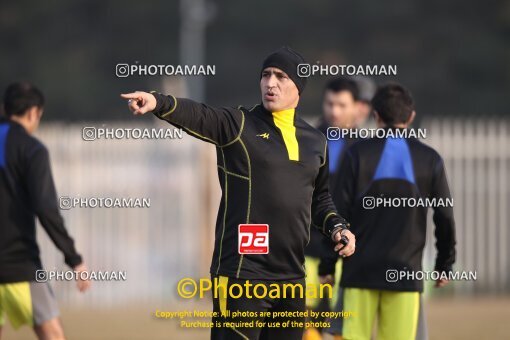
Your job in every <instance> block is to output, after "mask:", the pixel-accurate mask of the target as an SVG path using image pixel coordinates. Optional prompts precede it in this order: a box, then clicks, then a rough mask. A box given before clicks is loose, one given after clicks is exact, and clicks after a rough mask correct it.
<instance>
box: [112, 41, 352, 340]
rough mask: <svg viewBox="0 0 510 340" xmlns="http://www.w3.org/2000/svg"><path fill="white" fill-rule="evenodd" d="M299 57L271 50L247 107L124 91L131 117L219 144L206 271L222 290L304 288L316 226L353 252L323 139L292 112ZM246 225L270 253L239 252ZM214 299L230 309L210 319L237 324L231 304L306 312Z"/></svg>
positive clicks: (237, 335)
mask: <svg viewBox="0 0 510 340" xmlns="http://www.w3.org/2000/svg"><path fill="white" fill-rule="evenodd" d="M301 63H304V59H303V58H302V57H301V55H299V54H298V53H297V52H295V51H293V50H292V49H290V48H288V47H283V48H280V49H279V50H277V51H276V52H274V53H272V54H271V55H269V56H268V57H267V58H266V59H265V60H264V62H263V66H262V70H261V73H260V91H261V96H262V103H261V104H259V105H255V106H254V107H252V108H250V109H248V108H245V107H242V106H240V107H239V108H237V109H236V108H221V109H218V108H212V107H210V106H208V105H205V104H201V103H197V102H194V101H192V100H189V99H184V98H175V97H174V96H171V95H169V96H166V95H162V94H159V93H147V92H134V93H129V94H123V95H122V97H123V98H125V99H129V108H130V110H131V111H132V112H133V113H134V114H145V113H147V112H152V113H153V114H154V115H156V116H157V117H158V118H160V119H163V120H166V121H167V122H169V123H170V124H172V125H174V126H176V127H179V128H182V129H183V130H185V131H186V132H187V133H188V134H190V135H192V136H194V137H196V138H198V139H201V140H204V141H206V142H209V143H212V144H214V145H215V146H216V151H217V165H218V178H219V181H220V186H221V188H222V198H221V202H220V207H219V211H218V217H217V221H216V232H215V247H214V254H213V258H212V263H211V268H210V273H211V275H212V276H213V278H216V279H218V281H219V283H220V285H223V286H225V287H228V286H230V285H232V284H234V283H237V284H241V285H243V284H244V283H245V282H246V281H250V284H263V285H268V286H269V285H271V284H277V285H281V286H283V285H284V284H286V283H291V284H301V285H304V276H305V272H304V265H303V264H304V248H305V246H306V245H307V243H308V241H309V238H310V227H311V226H312V225H313V226H314V227H316V228H318V229H319V230H321V231H322V232H323V233H324V234H325V235H327V236H328V237H331V239H332V240H333V241H335V243H336V246H335V251H337V252H339V254H340V255H342V256H350V255H352V254H353V253H354V249H355V238H354V235H353V234H352V233H351V232H350V231H349V230H348V229H347V226H348V224H347V222H346V221H345V220H344V219H343V218H342V217H341V216H339V215H338V213H337V211H336V208H335V206H334V204H333V202H332V200H331V196H330V194H329V190H328V151H327V143H326V138H325V137H324V135H323V134H322V133H321V132H319V131H318V130H316V129H315V128H313V127H311V126H310V125H308V124H307V123H306V122H305V121H304V120H303V119H302V118H301V117H300V116H299V115H298V114H297V112H296V107H297V106H298V103H299V99H300V95H301V94H302V92H303V90H304V87H305V80H306V78H300V77H298V75H297V67H298V65H299V64H301ZM253 225H255V226H253ZM250 228H251V229H250ZM253 228H254V229H253ZM242 230H243V231H247V232H250V230H257V232H261V233H262V234H263V235H265V236H267V242H266V243H264V242H262V243H263V244H264V245H265V246H266V247H265V248H266V249H265V250H263V251H261V252H258V251H256V250H255V251H253V250H251V252H250V250H243V249H241V247H240V244H242V243H243V242H244V239H243V242H239V238H240V234H241V231H242ZM213 305H214V310H215V311H217V312H221V313H222V314H223V315H224V317H221V318H215V320H213V321H220V322H222V321H225V320H227V321H234V322H235V321H238V320H229V318H228V317H227V316H228V313H226V310H230V311H234V310H239V311H253V312H267V311H270V312H272V311H283V312H288V311H290V312H293V311H305V299H304V296H295V297H294V298H291V297H287V298H270V297H266V298H263V299H256V298H251V299H249V298H248V297H245V296H241V297H240V298H238V299H233V298H231V297H227V296H219V297H218V298H214V301H213ZM285 320H290V318H287V319H285ZM285 320H279V321H285ZM292 320H293V321H294V320H295V321H303V320H304V319H303V318H292ZM244 321H246V320H244ZM262 321H264V320H262ZM233 324H234V323H231V324H229V325H233ZM259 324H261V323H259ZM302 331H303V329H302V327H295V328H281V327H280V328H278V327H277V328H263V327H256V326H254V327H243V326H240V327H234V326H231V327H221V328H213V329H212V331H211V338H212V339H260V338H273V337H278V336H282V338H285V339H301V336H302Z"/></svg>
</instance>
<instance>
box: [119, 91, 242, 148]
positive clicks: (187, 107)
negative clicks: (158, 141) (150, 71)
mask: <svg viewBox="0 0 510 340" xmlns="http://www.w3.org/2000/svg"><path fill="white" fill-rule="evenodd" d="M121 97H122V98H125V99H128V100H129V102H128V106H129V109H130V110H131V111H132V112H133V113H134V114H135V115H139V114H145V113H147V112H152V113H153V114H154V115H155V116H156V117H158V118H159V119H162V120H165V121H167V122H169V123H170V124H172V125H174V126H176V127H178V128H182V129H183V130H184V131H186V132H187V133H188V134H189V135H191V136H193V137H196V138H198V139H201V140H204V141H206V142H209V143H212V144H214V145H217V146H226V145H228V144H230V143H233V142H234V141H236V140H237V138H238V137H239V136H240V134H241V133H242V129H243V126H244V113H243V112H242V111H241V110H238V109H234V108H213V107H211V106H208V105H205V104H201V103H197V102H195V101H193V100H190V99H186V98H175V97H174V96H167V95H162V94H160V93H156V92H152V93H148V92H140V91H137V92H133V93H128V94H122V95H121Z"/></svg>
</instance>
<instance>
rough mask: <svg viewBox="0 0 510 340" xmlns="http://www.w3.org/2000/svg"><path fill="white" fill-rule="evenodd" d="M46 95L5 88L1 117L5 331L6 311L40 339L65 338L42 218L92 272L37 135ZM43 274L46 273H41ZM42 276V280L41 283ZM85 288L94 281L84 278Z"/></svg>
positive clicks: (0, 262)
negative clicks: (47, 266)
mask: <svg viewBox="0 0 510 340" xmlns="http://www.w3.org/2000/svg"><path fill="white" fill-rule="evenodd" d="M43 108H44V96H43V94H42V92H41V91H40V90H39V89H37V88H36V87H35V86H33V85H31V84H28V83H13V84H11V85H9V86H8V87H7V89H6V91H5V94H4V98H3V109H4V111H5V117H1V116H0V336H1V332H2V325H3V324H4V321H5V315H7V316H8V318H9V320H10V321H11V324H12V325H13V327H14V328H18V327H20V326H22V325H29V326H31V327H33V328H34V331H35V332H36V334H37V336H38V338H39V339H63V338H64V332H63V328H62V325H61V323H60V319H59V310H58V306H57V301H56V298H55V296H54V294H53V292H52V290H51V288H50V285H49V283H48V282H41V281H45V280H47V276H46V275H45V273H44V272H39V273H38V271H39V270H42V269H43V265H42V263H41V259H40V257H39V246H38V245H37V238H36V218H37V219H39V221H40V222H41V225H42V227H43V228H44V230H45V231H46V232H47V234H48V235H49V237H50V238H51V240H52V241H53V243H54V244H55V246H56V247H57V248H58V249H59V250H60V251H61V252H62V253H63V254H64V259H65V263H66V264H67V265H68V266H69V267H71V268H72V269H73V270H74V271H76V272H82V271H87V267H86V266H85V264H84V262H83V259H82V257H81V255H80V254H79V253H78V252H77V251H76V248H75V245H74V240H73V239H72V238H71V236H70V235H69V234H68V232H67V230H66V228H65V225H64V220H63V218H62V216H61V215H60V210H59V207H58V201H57V193H56V190H55V185H54V182H53V176H52V172H51V166H50V158H49V152H48V149H47V148H46V147H45V146H44V145H43V144H42V143H41V142H40V141H39V140H38V139H37V138H35V137H34V136H33V133H34V132H35V131H36V130H37V128H38V126H39V122H40V120H41V117H42V114H43ZM41 274H42V276H41ZM38 281H39V282H38ZM77 286H78V289H79V290H80V291H82V292H83V291H85V290H87V289H88V288H89V286H90V281H87V280H81V279H78V281H77Z"/></svg>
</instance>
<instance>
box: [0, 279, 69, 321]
mask: <svg viewBox="0 0 510 340" xmlns="http://www.w3.org/2000/svg"><path fill="white" fill-rule="evenodd" d="M4 314H7V316H8V318H9V320H10V322H11V324H12V326H13V327H14V328H15V329H17V328H19V327H20V326H22V325H29V326H37V325H40V324H42V323H44V322H46V321H48V320H51V319H53V318H56V317H58V315H59V311H58V306H57V301H56V299H55V296H54V295H53V292H52V290H51V288H50V286H49V284H48V283H46V282H28V281H25V282H15V283H1V284H0V326H2V325H3V324H4V322H5V320H4Z"/></svg>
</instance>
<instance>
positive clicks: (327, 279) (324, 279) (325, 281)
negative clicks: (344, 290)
mask: <svg viewBox="0 0 510 340" xmlns="http://www.w3.org/2000/svg"><path fill="white" fill-rule="evenodd" d="M319 283H320V284H322V285H333V284H334V283H335V278H334V277H333V275H331V274H328V275H322V276H319Z"/></svg>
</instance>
